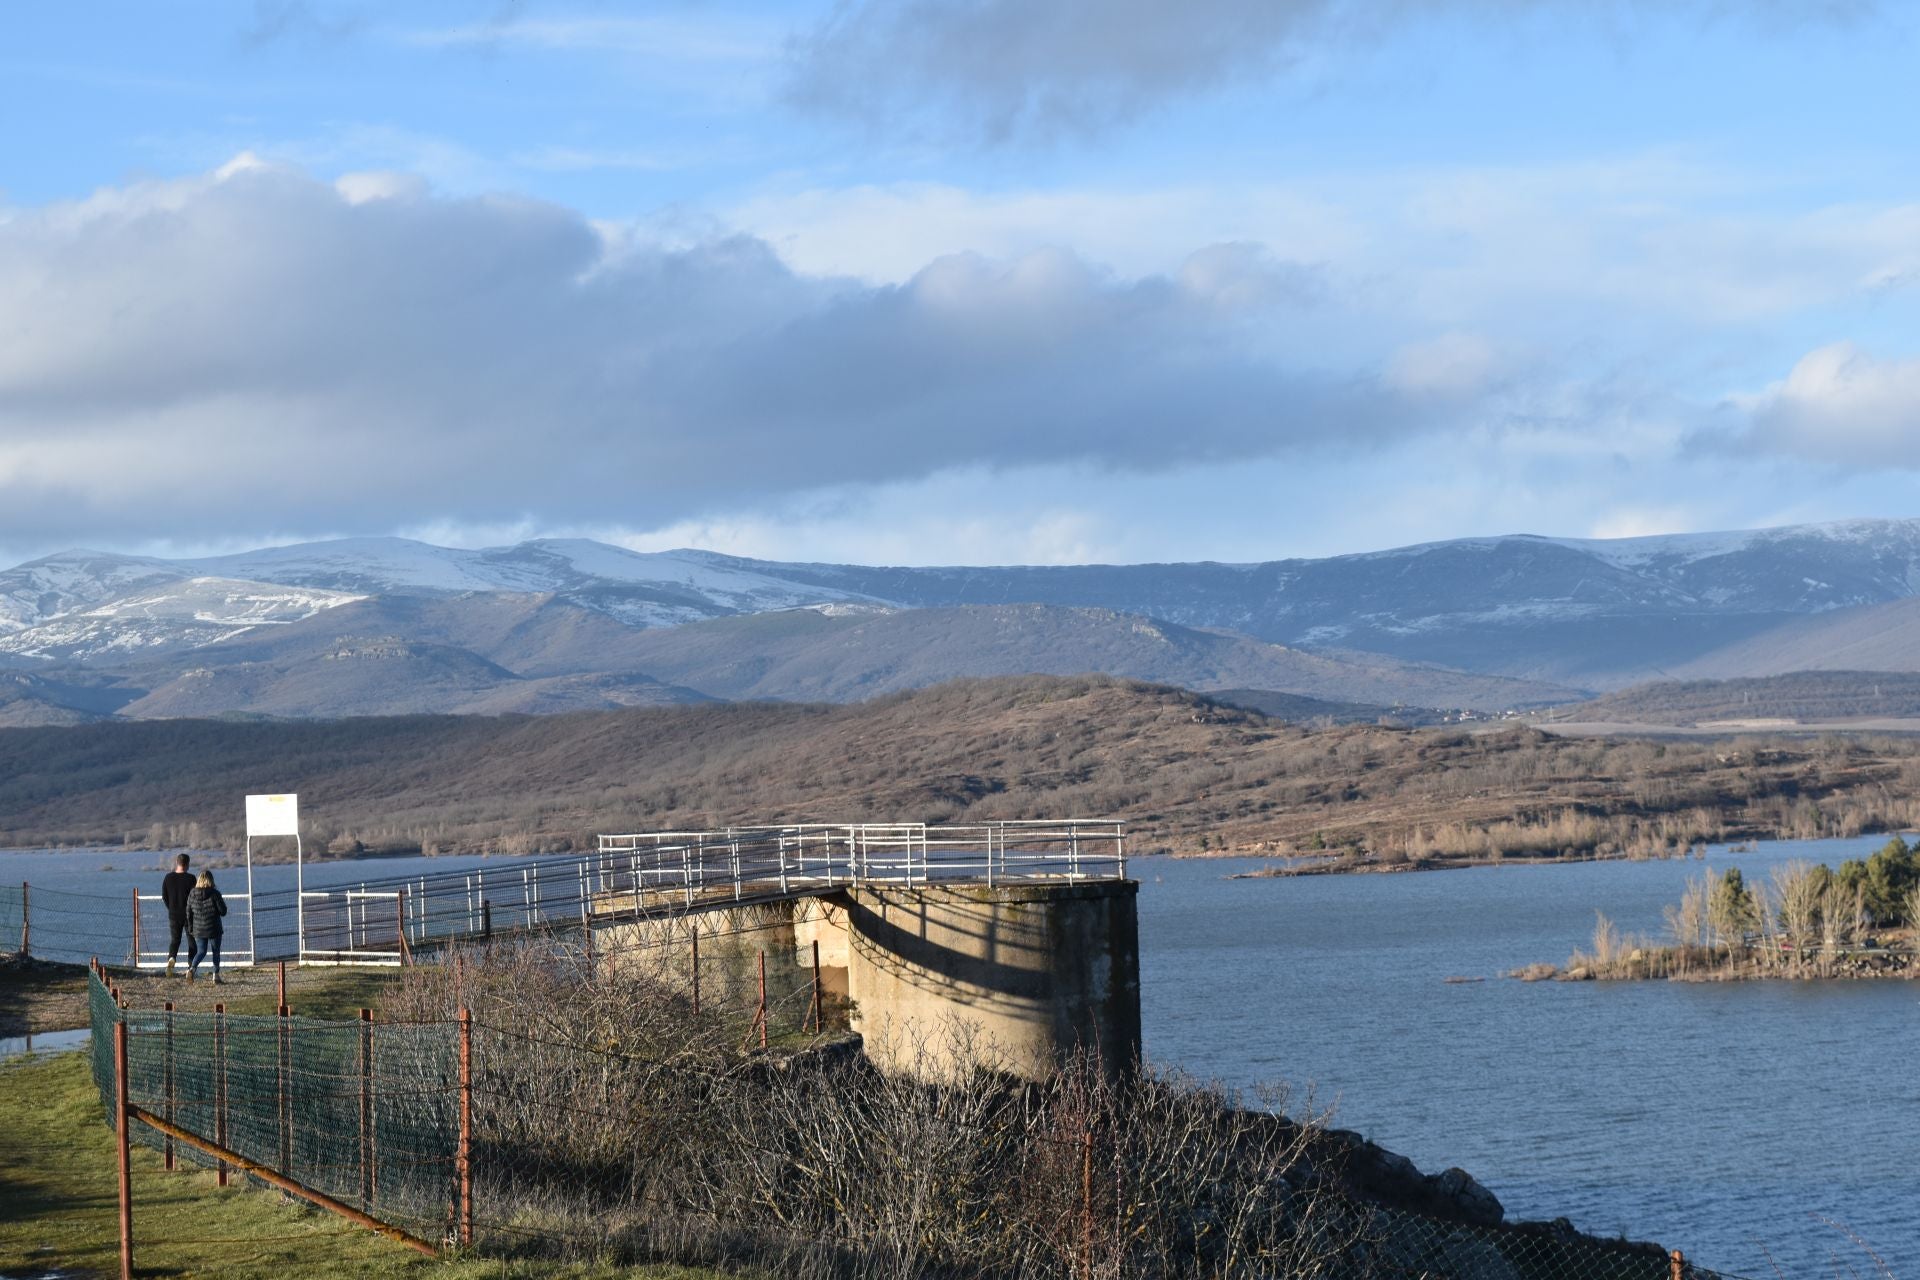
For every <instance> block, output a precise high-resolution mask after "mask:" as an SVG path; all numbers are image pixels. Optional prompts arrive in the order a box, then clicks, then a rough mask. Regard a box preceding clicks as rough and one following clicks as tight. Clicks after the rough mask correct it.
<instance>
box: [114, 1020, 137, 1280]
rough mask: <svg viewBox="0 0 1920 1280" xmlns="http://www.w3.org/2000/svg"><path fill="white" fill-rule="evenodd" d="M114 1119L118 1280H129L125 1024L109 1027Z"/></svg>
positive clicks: (129, 1162)
mask: <svg viewBox="0 0 1920 1280" xmlns="http://www.w3.org/2000/svg"><path fill="white" fill-rule="evenodd" d="M113 1075H114V1086H113V1090H114V1098H115V1104H116V1105H115V1107H114V1117H113V1127H114V1129H115V1130H117V1131H118V1136H119V1143H118V1145H119V1163H120V1280H133V1162H132V1159H131V1157H130V1155H129V1153H128V1150H127V1126H129V1125H130V1124H132V1123H133V1108H132V1106H131V1105H129V1104H128V1102H127V1024H126V1023H125V1022H122V1021H119V1020H117V1019H116V1020H115V1021H114V1024H113Z"/></svg>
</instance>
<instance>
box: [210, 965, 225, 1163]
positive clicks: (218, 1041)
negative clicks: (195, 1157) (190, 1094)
mask: <svg viewBox="0 0 1920 1280" xmlns="http://www.w3.org/2000/svg"><path fill="white" fill-rule="evenodd" d="M213 1140H214V1141H215V1142H216V1143H218V1144H219V1145H220V1146H222V1147H225V1146H226V1145H227V1006H226V1004H225V1003H224V1002H223V1003H218V1004H215V1005H214V1006H213ZM214 1172H215V1175H216V1176H217V1177H218V1179H219V1182H220V1185H221V1186H223V1187H224V1186H226V1185H227V1162H226V1161H225V1160H221V1161H218V1162H216V1163H215V1165H214Z"/></svg>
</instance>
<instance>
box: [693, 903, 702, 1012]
mask: <svg viewBox="0 0 1920 1280" xmlns="http://www.w3.org/2000/svg"><path fill="white" fill-rule="evenodd" d="M693 1016H694V1017H696V1018H697V1017H699V1016H700V926H699V925H698V924H695V925H694V926H693Z"/></svg>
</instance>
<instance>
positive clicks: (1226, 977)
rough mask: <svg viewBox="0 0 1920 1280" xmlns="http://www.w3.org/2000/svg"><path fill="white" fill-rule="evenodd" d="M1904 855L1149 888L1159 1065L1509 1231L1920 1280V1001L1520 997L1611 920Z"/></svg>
mask: <svg viewBox="0 0 1920 1280" xmlns="http://www.w3.org/2000/svg"><path fill="white" fill-rule="evenodd" d="M1884 843H1885V837H1883V836H1882V837H1873V838H1869V839H1859V840H1831V841H1822V842H1818V843H1811V842H1807V843H1796V842H1779V843H1776V844H1770V845H1763V846H1761V850H1760V851H1758V852H1754V853H1741V854H1728V853H1727V852H1726V851H1724V850H1712V851H1710V852H1709V856H1708V858H1707V860H1706V861H1705V862H1704V863H1702V862H1699V861H1674V862H1588V863H1578V864H1572V865H1558V866H1507V867H1486V868H1474V869H1471V870H1458V871H1444V872H1432V873H1426V874H1417V875H1360V876H1308V877H1296V878H1288V879H1265V880H1228V879H1224V878H1223V877H1224V876H1226V875H1228V874H1230V873H1232V872H1234V871H1237V870H1250V869H1253V868H1257V867H1259V866H1262V865H1265V864H1264V863H1262V862H1259V861H1241V860H1230V861H1229V860H1220V861H1211V860H1178V861H1176V860H1152V861H1141V862H1139V863H1137V864H1136V865H1135V868H1134V869H1135V873H1136V874H1137V875H1139V876H1140V878H1141V879H1142V880H1143V881H1144V884H1143V886H1142V890H1141V894H1140V917H1141V919H1140V935H1141V939H1140V943H1141V979H1142V991H1143V995H1142V999H1143V1005H1144V1008H1143V1013H1144V1018H1145V1027H1146V1039H1147V1053H1148V1055H1149V1057H1150V1058H1152V1059H1153V1060H1154V1061H1156V1062H1160V1063H1167V1064H1175V1063H1177V1064H1179V1065H1181V1066H1183V1067H1186V1068H1187V1069H1189V1070H1191V1071H1193V1072H1195V1073H1196V1074H1198V1075H1201V1076H1204V1077H1214V1078H1219V1079H1222V1080H1225V1081H1229V1082H1235V1083H1242V1084H1244V1083H1251V1082H1254V1081H1260V1080H1279V1081H1286V1082H1289V1083H1290V1084H1291V1085H1293V1087H1294V1088H1295V1090H1296V1093H1298V1092H1300V1091H1304V1090H1306V1089H1308V1088H1309V1087H1310V1088H1311V1089H1312V1091H1313V1094H1314V1097H1315V1100H1316V1101H1317V1102H1318V1103H1320V1104H1322V1105H1325V1104H1329V1103H1331V1104H1336V1106H1337V1110H1336V1113H1335V1117H1334V1123H1335V1124H1337V1125H1339V1126H1341V1127H1343V1128H1350V1129H1357V1130H1359V1131H1360V1132H1361V1133H1363V1134H1365V1135H1366V1136H1367V1137H1369V1138H1371V1139H1373V1140H1374V1141H1376V1142H1379V1143H1380V1144H1381V1145H1383V1146H1385V1147H1387V1148H1389V1149H1391V1150H1394V1151H1398V1152H1400V1153H1402V1154H1404V1155H1406V1156H1408V1157H1409V1158H1411V1159H1412V1160H1413V1161H1414V1162H1415V1163H1416V1164H1418V1165H1419V1166H1420V1167H1421V1168H1422V1169H1424V1170H1426V1171H1428V1172H1435V1171H1438V1170H1440V1169H1443V1168H1445V1167H1446V1166H1448V1165H1458V1166H1460V1167H1461V1168H1464V1169H1466V1170H1467V1171H1468V1172H1470V1173H1472V1174H1473V1175H1474V1176H1475V1177H1477V1178H1478V1179H1480V1180H1481V1181H1482V1182H1483V1183H1485V1184H1486V1185H1487V1186H1488V1187H1490V1188H1491V1189H1492V1190H1493V1191H1494V1192H1495V1194H1497V1195H1498V1196H1499V1197H1500V1199H1501V1201H1502V1203H1504V1204H1505V1205H1506V1207H1507V1210H1508V1213H1509V1215H1510V1216H1515V1217H1525V1218H1550V1217H1561V1216H1565V1217H1569V1218H1571V1219H1573V1221H1574V1222H1575V1224H1576V1225H1578V1226H1579V1227H1581V1228H1582V1229H1583V1230H1587V1231H1591V1232H1594V1233H1597V1234H1606V1235H1611V1234H1616V1233H1618V1234H1624V1235H1627V1236H1631V1237H1633V1238H1636V1239H1652V1240H1658V1241H1659V1242H1661V1243H1662V1244H1664V1245H1666V1246H1667V1247H1669V1248H1678V1249H1681V1250H1683V1251H1684V1252H1685V1253H1686V1254H1687V1256H1688V1258H1689V1259H1690V1260H1693V1261H1695V1262H1697V1263H1699V1264H1701V1265H1704V1266H1709V1267H1714V1268H1717V1269H1721V1270H1727V1271H1733V1272H1741V1273H1746V1274H1751V1275H1767V1276H1772V1275H1773V1274H1775V1273H1774V1270H1773V1264H1774V1263H1776V1262H1777V1263H1778V1264H1779V1265H1780V1267H1781V1268H1782V1270H1783V1271H1784V1272H1785V1274H1786V1275H1788V1276H1801V1275H1816V1274H1820V1275H1832V1274H1834V1271H1833V1269H1832V1267H1831V1265H1830V1264H1829V1263H1828V1259H1829V1258H1830V1256H1832V1255H1836V1254H1837V1255H1839V1256H1841V1257H1843V1258H1845V1259H1846V1260H1847V1261H1848V1262H1849V1263H1850V1264H1851V1266H1852V1267H1853V1268H1855V1269H1857V1270H1858V1272H1859V1274H1862V1275H1873V1274H1876V1273H1875V1272H1874V1270H1873V1268H1872V1266H1871V1264H1870V1262H1869V1260H1868V1259H1867V1258H1866V1256H1865V1255H1864V1254H1863V1253H1861V1251H1860V1250H1859V1248H1858V1247H1857V1246H1855V1245H1853V1244H1851V1243H1850V1242H1849V1241H1848V1240H1847V1238H1846V1237H1845V1235H1843V1234H1842V1232H1841V1231H1840V1230H1839V1229H1838V1228H1836V1227H1834V1226H1830V1225H1827V1224H1826V1222H1823V1221H1822V1219H1827V1220H1831V1222H1833V1223H1837V1224H1841V1225H1842V1226H1844V1227H1845V1228H1847V1229H1848V1230H1851V1231H1853V1232H1855V1233H1857V1234H1858V1235H1859V1236H1860V1237H1861V1238H1863V1239H1864V1240H1866V1241H1868V1242H1870V1243H1871V1244H1873V1246H1874V1247H1875V1249H1876V1250H1877V1251H1878V1253H1879V1254H1880V1256H1881V1257H1882V1258H1884V1259H1885V1260H1886V1261H1887V1262H1888V1263H1889V1264H1891V1265H1892V1266H1893V1267H1894V1269H1895V1273H1896V1274H1897V1275H1900V1276H1902V1277H1916V1276H1920V983H1912V982H1895V981H1882V982H1747V983H1676V982H1634V983H1601V982H1579V983H1558V982H1542V983H1531V984H1529V983H1521V982H1516V981H1512V980H1509V979H1502V978H1500V977H1499V976H1498V975H1499V974H1500V973H1502V972H1504V971H1506V970H1510V969H1514V968H1518V967H1520V966H1522V965H1525V964H1529V963H1532V962H1534V961H1541V960H1545V961H1552V962H1554V963H1564V962H1565V960H1566V958H1567V956H1568V955H1569V953H1570V952H1571V951H1572V950H1573V949H1574V948H1575V947H1576V946H1584V945H1585V944H1586V943H1587V940H1588V938H1589V937H1590V935H1591V934H1592V931H1593V924H1594V915H1593V913H1594V911H1595V910H1596V909H1598V910H1602V911H1605V912H1606V913H1607V914H1608V915H1609V916H1610V917H1611V918H1612V919H1613V920H1614V921H1615V923H1616V924H1618V925H1620V926H1621V927H1622V928H1623V929H1626V930H1628V931H1630V932H1647V933H1658V932H1659V931H1660V930H1661V929H1662V914H1661V913H1662V908H1663V907H1664V906H1665V905H1666V904H1668V903H1671V902H1675V901H1678V899H1679V897H1680V893H1681V891H1682V889H1683V887H1684V885H1685V882H1686V880H1687V878H1688V877H1689V876H1692V875H1697V874H1699V873H1700V871H1701V870H1702V868H1703V867H1710V868H1712V869H1714V870H1715V871H1716V872H1718V871H1719V870H1721V869H1723V868H1725V867H1727V866H1729V865H1737V866H1739V867H1741V868H1742V870H1743V872H1744V873H1745V874H1746V875H1747V877H1748V878H1749V879H1750V880H1751V879H1753V878H1755V877H1764V875H1765V873H1766V870H1767V868H1769V867H1770V866H1772V865H1774V864H1777V863H1779V862H1783V861H1788V860H1791V859H1794V858H1805V859H1808V860H1811V861H1827V862H1834V863H1837V862H1838V861H1840V860H1841V859H1842V858H1846V857H1857V856H1861V855H1863V854H1865V853H1867V852H1869V851H1871V850H1872V849H1875V848H1877V847H1879V846H1880V845H1881V844H1884ZM1449 976H1462V977H1484V978H1486V979H1487V981H1485V982H1484V983H1474V984H1456V985H1449V984H1447V983H1446V982H1445V979H1446V978H1448V977H1449ZM1853 1273H1854V1272H1853V1271H1851V1270H1850V1271H1846V1272H1842V1273H1841V1274H1853Z"/></svg>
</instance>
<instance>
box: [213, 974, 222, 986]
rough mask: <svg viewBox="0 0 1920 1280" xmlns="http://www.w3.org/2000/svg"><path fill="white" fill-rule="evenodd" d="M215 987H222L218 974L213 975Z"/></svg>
mask: <svg viewBox="0 0 1920 1280" xmlns="http://www.w3.org/2000/svg"><path fill="white" fill-rule="evenodd" d="M213 985H214V986H216V987H217V986H219V985H220V975H219V974H217V973H216V974H214V975H213Z"/></svg>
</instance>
